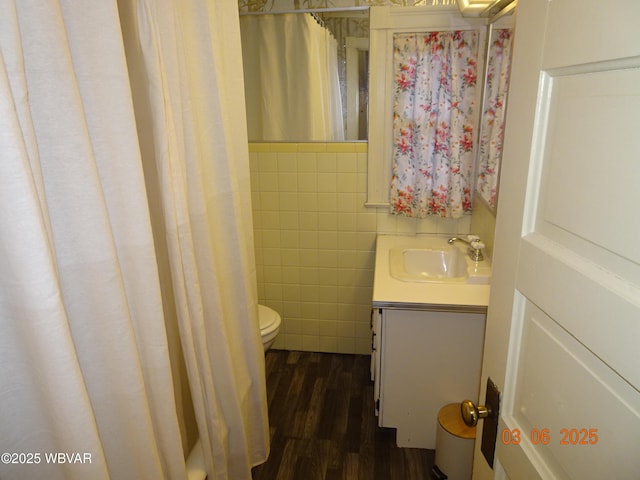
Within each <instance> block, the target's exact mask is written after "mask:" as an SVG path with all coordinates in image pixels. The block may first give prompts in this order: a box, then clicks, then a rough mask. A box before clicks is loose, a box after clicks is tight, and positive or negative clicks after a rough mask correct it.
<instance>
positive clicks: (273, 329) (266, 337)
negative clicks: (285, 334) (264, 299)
mask: <svg viewBox="0 0 640 480" xmlns="http://www.w3.org/2000/svg"><path fill="white" fill-rule="evenodd" d="M258 317H259V318H260V335H261V336H262V345H263V346H264V351H265V352H266V351H267V350H269V348H270V347H271V345H273V342H274V341H275V339H276V336H277V335H278V333H279V332H280V323H281V322H282V320H281V319H280V315H279V314H278V312H276V311H275V310H273V309H271V308H269V307H267V306H265V305H258Z"/></svg>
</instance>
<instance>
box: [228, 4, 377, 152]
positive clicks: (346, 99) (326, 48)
mask: <svg viewBox="0 0 640 480" xmlns="http://www.w3.org/2000/svg"><path fill="white" fill-rule="evenodd" d="M240 28H241V38H242V57H243V65H244V76H245V78H244V80H245V98H246V108H247V127H248V133H249V141H251V142H276V141H284V142H305V141H316V142H322V141H327V142H335V141H355V140H366V139H367V116H368V115H367V114H368V111H367V109H368V77H369V74H368V66H369V38H368V37H369V11H368V9H361V8H359V9H348V10H340V11H333V10H332V11H325V12H322V11H317V12H308V11H304V12H296V13H275V14H271V13H262V12H260V13H259V14H246V13H245V14H243V13H241V15H240Z"/></svg>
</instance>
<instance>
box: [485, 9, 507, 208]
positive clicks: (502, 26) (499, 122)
mask: <svg viewBox="0 0 640 480" xmlns="http://www.w3.org/2000/svg"><path fill="white" fill-rule="evenodd" d="M514 11H515V2H513V3H512V4H510V5H509V7H507V9H505V10H503V11H502V12H501V13H500V14H498V15H497V16H496V17H494V19H493V21H492V22H491V24H490V25H489V34H488V38H489V40H488V47H487V62H486V68H485V81H484V93H483V101H482V115H481V118H480V140H479V142H478V143H479V148H478V181H477V188H476V192H477V195H478V196H479V198H480V199H482V201H483V202H485V203H486V204H487V205H488V207H489V208H490V210H491V211H492V212H494V213H495V210H496V205H497V202H498V183H499V179H500V162H501V160H502V142H503V138H504V128H505V120H506V117H505V114H506V109H507V93H508V88H509V77H510V73H511V51H512V46H513V38H514V34H515V28H514V27H515V18H514V17H515V16H514Z"/></svg>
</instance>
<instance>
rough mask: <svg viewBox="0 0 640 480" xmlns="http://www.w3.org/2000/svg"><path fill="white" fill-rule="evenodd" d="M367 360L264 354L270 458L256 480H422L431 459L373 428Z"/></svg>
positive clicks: (428, 453)
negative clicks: (400, 444) (399, 445)
mask: <svg viewBox="0 0 640 480" xmlns="http://www.w3.org/2000/svg"><path fill="white" fill-rule="evenodd" d="M369 364H370V357H368V356H365V355H340V354H328V353H327V354H325V353H308V352H288V351H283V350H269V352H267V355H266V368H267V399H268V405H269V422H270V432H271V453H270V456H269V459H268V461H267V462H266V463H264V464H262V465H259V466H257V467H255V468H254V469H253V471H252V474H253V477H252V478H253V480H288V479H293V480H299V479H302V478H304V479H305V480H306V479H313V480H315V479H317V480H356V479H362V480H372V479H380V480H390V479H395V478H398V479H402V480H414V479H415V480H424V479H427V478H429V477H430V472H431V467H432V465H433V457H434V455H433V451H432V450H421V449H403V448H398V447H396V445H395V430H392V429H381V428H378V427H377V420H376V417H375V415H374V409H373V384H372V382H371V378H370V376H369Z"/></svg>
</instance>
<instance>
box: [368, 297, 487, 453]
mask: <svg viewBox="0 0 640 480" xmlns="http://www.w3.org/2000/svg"><path fill="white" fill-rule="evenodd" d="M484 324H485V315H484V314H478V313H452V312H430V311H409V310H387V309H385V310H383V315H382V334H381V344H380V347H381V348H380V350H379V353H380V356H381V385H380V387H381V391H380V403H381V404H380V414H379V424H380V425H381V426H383V427H391V428H396V429H397V435H396V439H397V444H398V446H399V447H415V448H431V449H432V448H435V441H436V430H437V417H438V411H439V410H440V408H442V407H443V406H445V405H447V404H449V403H460V402H462V401H463V400H465V399H470V400H473V401H474V402H477V400H478V395H479V391H480V368H481V361H482V345H483V341H484Z"/></svg>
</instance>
